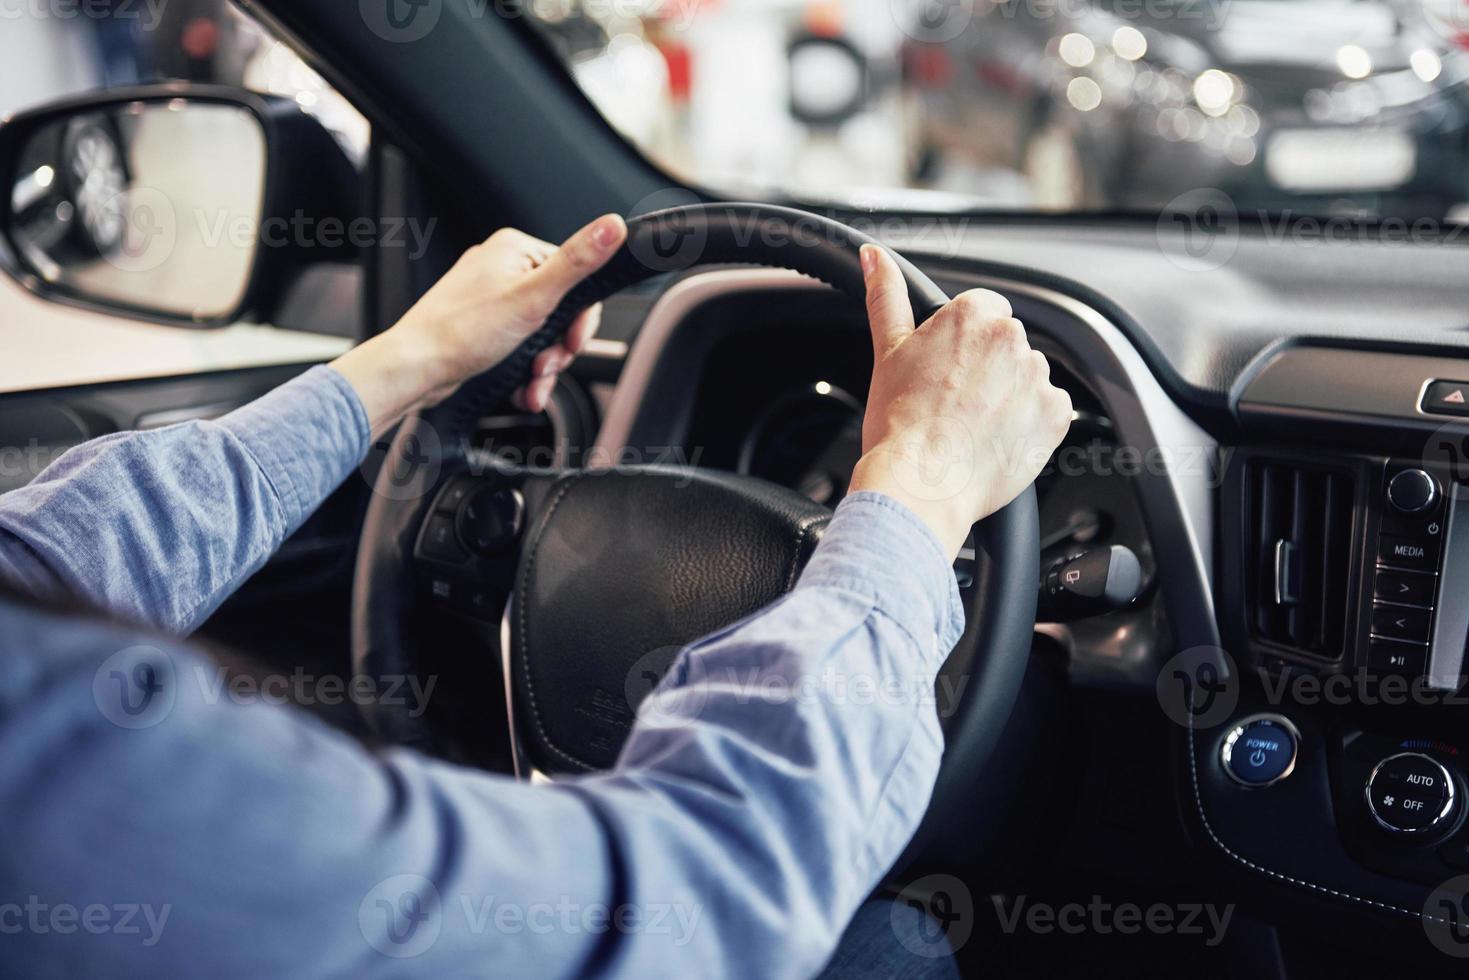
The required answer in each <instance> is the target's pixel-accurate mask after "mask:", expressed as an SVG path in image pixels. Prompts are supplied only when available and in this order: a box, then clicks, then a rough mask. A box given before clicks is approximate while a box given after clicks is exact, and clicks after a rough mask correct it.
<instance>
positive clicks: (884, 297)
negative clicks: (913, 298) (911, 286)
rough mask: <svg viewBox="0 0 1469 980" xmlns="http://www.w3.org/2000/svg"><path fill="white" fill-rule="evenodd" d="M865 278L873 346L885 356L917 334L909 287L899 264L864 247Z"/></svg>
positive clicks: (880, 251)
mask: <svg viewBox="0 0 1469 980" xmlns="http://www.w3.org/2000/svg"><path fill="white" fill-rule="evenodd" d="M861 256H862V277H863V278H864V279H865V280H866V281H867V319H868V321H869V323H871V325H872V345H873V349H874V350H876V351H877V352H878V353H879V354H885V353H887V352H888V351H890V350H892V349H893V348H894V347H896V346H897V345H898V344H901V343H902V342H903V340H904V339H905V338H906V337H907V336H908V335H909V334H911V333H912V332H913V306H912V304H911V303H909V302H908V284H907V282H906V281H905V280H904V279H903V273H902V272H901V271H900V270H899V269H898V263H896V262H894V261H893V257H892V256H891V255H889V254H888V253H887V251H886V250H885V249H881V248H878V247H877V246H876V245H863V246H862V251H861Z"/></svg>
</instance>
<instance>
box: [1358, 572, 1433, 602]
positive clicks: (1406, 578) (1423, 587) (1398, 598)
mask: <svg viewBox="0 0 1469 980" xmlns="http://www.w3.org/2000/svg"><path fill="white" fill-rule="evenodd" d="M1433 586H1434V577H1433V576H1432V575H1420V574H1417V573H1414V572H1393V571H1388V570H1386V569H1383V570H1382V571H1379V572H1378V573H1377V581H1376V587H1375V588H1374V590H1373V594H1374V595H1375V596H1376V597H1377V598H1378V599H1386V600H1388V601H1389V602H1401V603H1403V604H1405V605H1409V606H1423V607H1424V608H1427V607H1429V606H1432V605H1433Z"/></svg>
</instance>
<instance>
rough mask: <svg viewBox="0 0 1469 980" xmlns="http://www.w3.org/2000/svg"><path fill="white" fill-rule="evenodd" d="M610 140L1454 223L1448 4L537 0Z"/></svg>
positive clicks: (975, 195)
mask: <svg viewBox="0 0 1469 980" xmlns="http://www.w3.org/2000/svg"><path fill="white" fill-rule="evenodd" d="M531 10H532V13H533V17H534V20H535V22H536V23H537V24H538V25H539V26H540V28H541V29H542V31H543V32H544V34H545V36H546V38H547V39H548V41H549V42H550V43H551V44H552V45H553V46H554V47H555V48H556V50H557V51H558V53H559V54H560V55H561V56H562V58H563V59H564V60H565V61H566V63H567V64H568V66H569V67H570V69H571V72H572V74H573V75H574V76H575V77H576V79H577V81H578V82H579V83H580V84H581V86H582V88H583V89H584V91H585V92H586V93H587V95H588V96H589V97H590V98H591V99H592V101H593V102H595V103H596V104H597V105H598V107H599V108H601V109H602V111H603V113H604V114H605V115H606V116H607V118H608V119H609V120H610V121H611V122H612V123H613V124H614V125H615V126H617V127H618V128H619V129H620V130H621V131H622V132H623V133H624V134H625V135H626V136H627V137H628V138H629V139H630V140H632V141H633V142H634V143H636V144H637V145H638V146H640V147H642V148H643V149H644V150H645V151H646V152H648V153H649V154H650V155H651V156H652V157H653V158H654V159H655V160H657V161H658V162H659V163H661V164H662V165H664V166H665V167H667V168H668V169H669V170H671V171H673V172H675V173H677V174H679V175H681V176H684V177H685V178H687V179H689V180H692V181H694V182H695V183H698V184H702V185H704V186H706V187H709V188H712V189H715V190H717V191H719V192H720V193H727V194H736V193H738V194H741V195H762V194H770V193H776V194H781V195H783V196H792V197H796V198H799V199H804V200H812V201H829V200H837V201H842V202H851V201H856V202H858V203H867V204H871V205H873V206H879V207H880V206H889V207H913V208H921V209H925V210H928V209H933V210H953V209H956V208H1000V209H1016V210H1028V209H1046V210H1078V209H1081V210H1127V211H1144V212H1153V213H1156V212H1157V211H1159V210H1160V209H1162V208H1163V207H1164V206H1165V205H1167V204H1168V202H1170V201H1171V200H1173V199H1174V198H1175V197H1177V196H1179V195H1181V194H1185V193H1187V192H1190V191H1193V190H1196V189H1198V188H1207V187H1213V188H1218V189H1221V190H1223V191H1225V192H1226V193H1228V194H1229V195H1230V197H1231V198H1232V199H1233V200H1234V202H1235V204H1236V206H1237V207H1238V208H1240V209H1241V211H1245V210H1256V209H1260V210H1265V211H1269V212H1272V213H1274V212H1280V211H1286V210H1294V211H1309V212H1311V213H1319V214H1331V215H1337V214H1348V215H1353V216H1379V217H1380V216H1397V217H1400V218H1408V219H1412V218H1418V217H1423V216H1431V217H1434V218H1444V217H1450V218H1455V219H1458V218H1462V217H1464V216H1465V204H1464V202H1465V201H1466V200H1469V190H1466V181H1469V167H1466V137H1469V125H1466V123H1469V115H1466V112H1469V89H1466V81H1469V64H1466V61H1469V53H1466V46H1469V2H1466V0H1422V2H1420V0H704V2H698V0H688V2H687V3H677V2H668V0H650V2H649V4H648V5H647V6H646V7H645V8H644V9H639V5H638V4H637V3H635V2H632V0H537V2H536V3H534V4H533V5H532V8H531Z"/></svg>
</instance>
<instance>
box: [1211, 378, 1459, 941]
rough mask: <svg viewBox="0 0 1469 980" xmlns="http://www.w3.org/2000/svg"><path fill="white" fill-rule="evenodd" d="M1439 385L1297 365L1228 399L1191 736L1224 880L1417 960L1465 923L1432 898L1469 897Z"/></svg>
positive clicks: (1455, 558)
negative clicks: (1391, 940)
mask: <svg viewBox="0 0 1469 980" xmlns="http://www.w3.org/2000/svg"><path fill="white" fill-rule="evenodd" d="M1455 377H1465V378H1469V364H1465V363H1463V362H1454V361H1444V360H1442V359H1436V358H1426V357H1417V356H1407V355H1395V354H1387V353H1376V352H1363V351H1344V350H1330V351H1316V350H1312V351H1306V350H1300V349H1296V350H1292V351H1287V352H1285V354H1284V355H1282V356H1281V357H1279V358H1277V360H1276V361H1274V362H1272V363H1271V364H1269V365H1267V366H1266V368H1265V369H1264V370H1263V371H1261V372H1260V374H1259V375H1257V376H1256V378H1255V379H1254V380H1253V381H1252V382H1251V383H1250V384H1249V385H1247V386H1245V388H1244V390H1243V392H1242V395H1241V401H1240V407H1239V414H1240V417H1241V420H1242V425H1241V428H1242V432H1243V438H1242V440H1241V441H1242V442H1243V445H1242V446H1241V447H1240V448H1237V449H1234V450H1231V451H1230V452H1229V453H1227V454H1226V455H1227V463H1226V465H1225V466H1224V468H1223V479H1222V480H1221V482H1220V487H1219V491H1218V498H1217V499H1218V512H1217V513H1218V525H1217V526H1218V527H1219V529H1220V533H1219V538H1218V540H1217V542H1216V546H1217V559H1218V561H1217V563H1216V568H1217V569H1218V570H1219V572H1218V575H1217V577H1216V581H1215V598H1216V613H1217V616H1218V620H1219V625H1220V635H1221V638H1222V640H1223V650H1222V651H1221V652H1220V654H1219V659H1220V662H1221V667H1220V668H1219V669H1220V670H1221V675H1222V676H1227V678H1228V681H1227V683H1225V684H1222V685H1221V687H1220V696H1219V698H1218V699H1217V700H1218V701H1220V702H1222V707H1217V706H1216V707H1215V709H1214V711H1213V716H1212V717H1202V716H1199V717H1195V718H1192V719H1191V721H1190V723H1191V726H1192V731H1191V733H1190V739H1191V745H1190V765H1191V767H1192V769H1193V774H1192V775H1193V787H1192V788H1193V795H1194V799H1193V800H1192V801H1190V802H1191V803H1192V804H1193V806H1194V807H1195V808H1196V810H1197V814H1198V817H1199V821H1200V823H1201V824H1202V826H1203V829H1204V832H1205V834H1206V835H1207V836H1208V837H1209V838H1210V839H1211V841H1212V842H1213V843H1214V844H1215V845H1216V847H1217V850H1218V851H1219V852H1220V853H1221V854H1222V855H1223V856H1224V857H1225V858H1226V860H1228V861H1229V862H1231V863H1232V864H1233V865H1235V866H1236V867H1237V868H1239V869H1241V873H1244V874H1248V875H1251V876H1253V877H1254V878H1256V879H1257V880H1258V879H1261V878H1263V879H1266V880H1268V881H1269V882H1271V883H1272V884H1273V885H1276V886H1279V887H1281V888H1284V889H1286V890H1288V891H1291V892H1293V893H1296V894H1304V895H1308V896H1310V897H1311V898H1314V899H1321V898H1325V899H1329V900H1331V901H1332V902H1333V903H1336V904H1339V903H1341V902H1346V903H1348V904H1349V905H1351V906H1353V907H1355V908H1357V909H1359V910H1361V911H1363V912H1365V913H1368V914H1371V913H1385V914H1386V915H1387V916H1388V917H1389V918H1393V919H1397V920H1398V921H1400V922H1410V923H1413V924H1415V925H1417V926H1421V927H1422V928H1424V929H1425V930H1427V931H1428V934H1429V938H1430V939H1432V938H1433V937H1434V935H1435V933H1434V930H1435V929H1441V928H1452V927H1454V926H1456V925H1457V926H1462V925H1463V924H1464V923H1461V922H1460V919H1464V920H1465V922H1469V918H1466V916H1469V899H1466V900H1465V901H1463V902H1460V901H1458V900H1453V899H1450V900H1446V899H1445V898H1444V897H1443V896H1444V894H1445V891H1444V890H1445V888H1448V889H1449V894H1450V895H1458V896H1459V897H1460V898H1464V897H1465V896H1464V893H1469V807H1466V805H1465V797H1466V795H1469V754H1466V753H1469V690H1466V684H1465V682H1466V677H1465V676H1464V675H1465V673H1466V670H1465V668H1466V663H1465V647H1466V641H1469V452H1466V450H1469V421H1466V422H1459V421H1457V420H1458V419H1459V418H1460V417H1462V416H1469V404H1465V403H1466V402H1469V382H1458V381H1454V380H1453V379H1454V378H1455ZM1461 876H1464V877H1461ZM1456 883H1457V884H1456ZM1455 888H1457V889H1458V891H1457V892H1456V891H1454V889H1455ZM1446 902H1447V904H1445V903H1446ZM1453 935H1454V936H1457V935H1458V934H1457V933H1453ZM1465 951H1466V953H1469V936H1466V939H1465Z"/></svg>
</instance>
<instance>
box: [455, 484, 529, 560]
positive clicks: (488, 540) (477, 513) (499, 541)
mask: <svg viewBox="0 0 1469 980" xmlns="http://www.w3.org/2000/svg"><path fill="white" fill-rule="evenodd" d="M524 524H525V497H524V496H522V495H521V493H520V491H519V490H512V489H509V488H504V487H502V488H500V489H493V488H490V487H485V488H483V489H481V490H480V491H479V492H478V493H475V494H474V495H473V496H471V497H470V498H469V499H468V500H466V501H465V502H464V506H463V508H461V509H460V511H459V534H460V536H461V537H463V539H464V542H465V543H466V544H468V545H469V548H470V550H471V551H474V552H475V553H476V554H481V555H490V554H494V553H496V552H499V551H503V550H505V548H507V547H509V546H510V545H511V544H514V543H515V539H516V538H518V537H520V530H521V528H522V527H523V526H524Z"/></svg>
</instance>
